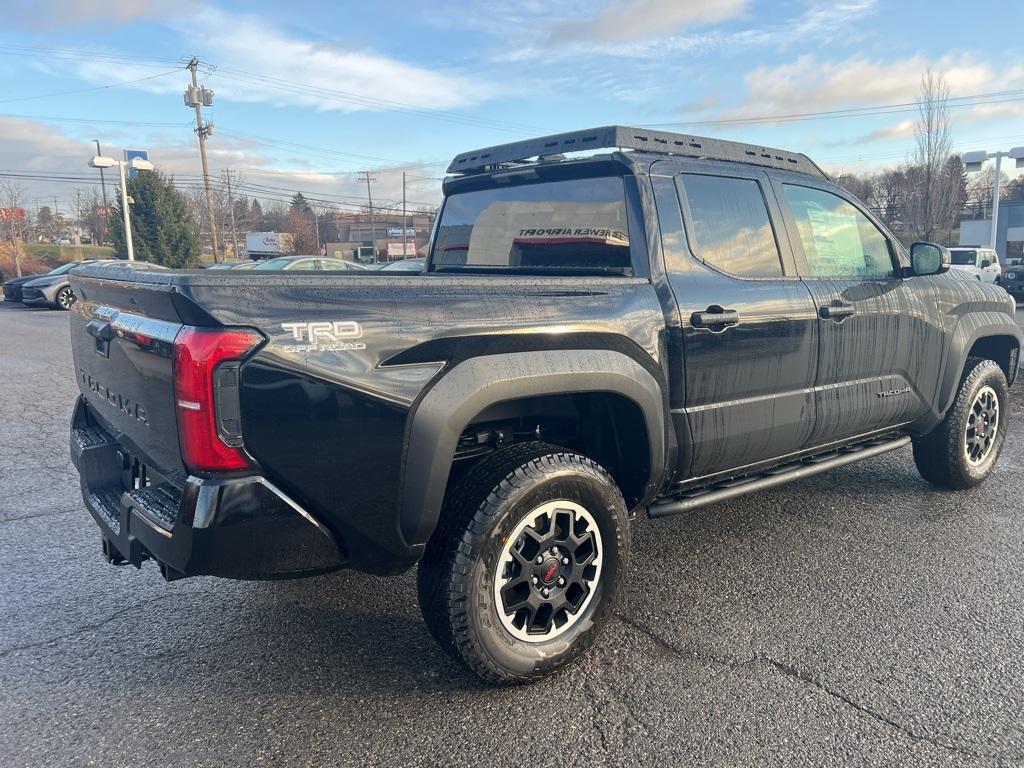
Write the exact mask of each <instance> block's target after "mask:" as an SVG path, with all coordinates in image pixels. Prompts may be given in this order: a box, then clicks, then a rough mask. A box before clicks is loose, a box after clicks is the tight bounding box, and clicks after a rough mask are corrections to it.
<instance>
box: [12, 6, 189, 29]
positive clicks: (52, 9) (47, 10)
mask: <svg viewBox="0 0 1024 768" xmlns="http://www.w3.org/2000/svg"><path fill="white" fill-rule="evenodd" d="M183 4H185V5H188V4H189V0H184V2H172V0H16V1H15V3H14V8H13V19H12V20H13V21H14V22H15V23H17V24H24V25H26V26H33V27H57V26H74V25H77V24H83V23H87V22H91V21H110V22H113V23H115V24H126V23H128V22H131V21H135V20H136V19H144V18H159V17H163V16H167V15H170V14H171V13H174V12H176V11H177V12H180V11H181V9H182V5H183Z"/></svg>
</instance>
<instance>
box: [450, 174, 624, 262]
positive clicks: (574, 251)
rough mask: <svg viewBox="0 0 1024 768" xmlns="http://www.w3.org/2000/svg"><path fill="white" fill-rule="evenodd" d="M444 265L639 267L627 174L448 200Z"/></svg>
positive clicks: (465, 194)
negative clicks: (630, 220) (628, 206)
mask: <svg viewBox="0 0 1024 768" xmlns="http://www.w3.org/2000/svg"><path fill="white" fill-rule="evenodd" d="M431 268H432V269H434V270H437V271H468V272H491V271H494V272H527V273H530V274H543V273H548V272H550V273H552V274H563V273H573V272H585V273H596V274H618V275H623V274H632V258H631V254H630V248H629V225H628V222H627V215H626V200H625V187H624V184H623V181H622V178H621V177H618V176H613V177H600V178H592V179H572V180H568V181H550V182H541V183H539V184H525V185H519V186H511V187H499V188H496V189H485V190H477V191H472V192H461V193H456V194H453V195H450V196H449V197H448V198H447V199H446V200H445V203H444V209H443V210H442V213H441V220H440V222H439V223H438V227H437V234H436V236H435V238H434V248H433V251H432V254H431Z"/></svg>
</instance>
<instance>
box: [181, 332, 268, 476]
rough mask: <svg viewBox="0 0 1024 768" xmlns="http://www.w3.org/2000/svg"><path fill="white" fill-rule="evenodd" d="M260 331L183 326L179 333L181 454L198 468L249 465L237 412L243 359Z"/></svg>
mask: <svg viewBox="0 0 1024 768" xmlns="http://www.w3.org/2000/svg"><path fill="white" fill-rule="evenodd" d="M261 341H263V337H262V336H260V335H259V334H258V333H257V332H256V331H250V330H241V329H232V330H217V329H206V328H193V327H189V326H186V327H184V328H182V329H181V330H180V331H179V332H178V335H177V336H176V337H175V338H174V402H175V408H176V410H177V412H178V433H179V437H180V440H181V456H182V458H183V459H184V460H185V465H186V466H187V467H188V468H189V469H191V470H194V471H201V472H218V471H219V472H223V471H232V470H238V469H245V468H246V467H248V466H249V460H248V458H247V457H246V455H245V453H244V452H243V451H242V450H241V445H242V441H241V429H240V427H239V423H238V420H239V414H238V362H237V361H239V360H241V359H242V358H243V357H245V356H246V355H247V354H249V352H251V351H252V350H253V349H255V348H256V347H257V346H258V345H259V343H260V342H261Z"/></svg>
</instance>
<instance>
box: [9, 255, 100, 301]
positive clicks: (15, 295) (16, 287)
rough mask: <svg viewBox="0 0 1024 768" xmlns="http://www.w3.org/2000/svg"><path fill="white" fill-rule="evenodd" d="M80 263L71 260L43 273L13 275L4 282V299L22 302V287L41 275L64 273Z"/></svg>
mask: <svg viewBox="0 0 1024 768" xmlns="http://www.w3.org/2000/svg"><path fill="white" fill-rule="evenodd" d="M80 263H81V262H78V261H71V262H68V263H67V264H61V265H60V266H59V267H57V268H56V269H52V270H50V271H49V272H47V273H45V274H43V275H24V276H23V277H13V278H11V279H10V280H8V281H7V282H5V283H4V301H16V302H18V303H19V304H20V303H21V300H22V289H23V287H24V285H25V284H26V283H29V282H31V281H33V280H38V279H39V278H40V277H50V276H51V275H63V274H64V273H65V272H67V271H68V270H69V269H72V268H73V267H77V266H78V265H79V264H80Z"/></svg>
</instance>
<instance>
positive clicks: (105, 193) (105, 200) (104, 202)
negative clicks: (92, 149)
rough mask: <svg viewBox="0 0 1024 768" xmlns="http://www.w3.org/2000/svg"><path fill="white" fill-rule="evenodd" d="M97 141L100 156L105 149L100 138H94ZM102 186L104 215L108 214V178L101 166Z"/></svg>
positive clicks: (97, 152)
mask: <svg viewBox="0 0 1024 768" xmlns="http://www.w3.org/2000/svg"><path fill="white" fill-rule="evenodd" d="M93 141H94V142H96V156H97V157H100V156H102V155H103V150H101V149H100V140H99V139H93ZM100 187H102V188H103V215H104V216H106V215H107V179H106V176H105V175H104V173H103V169H102V168H100Z"/></svg>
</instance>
